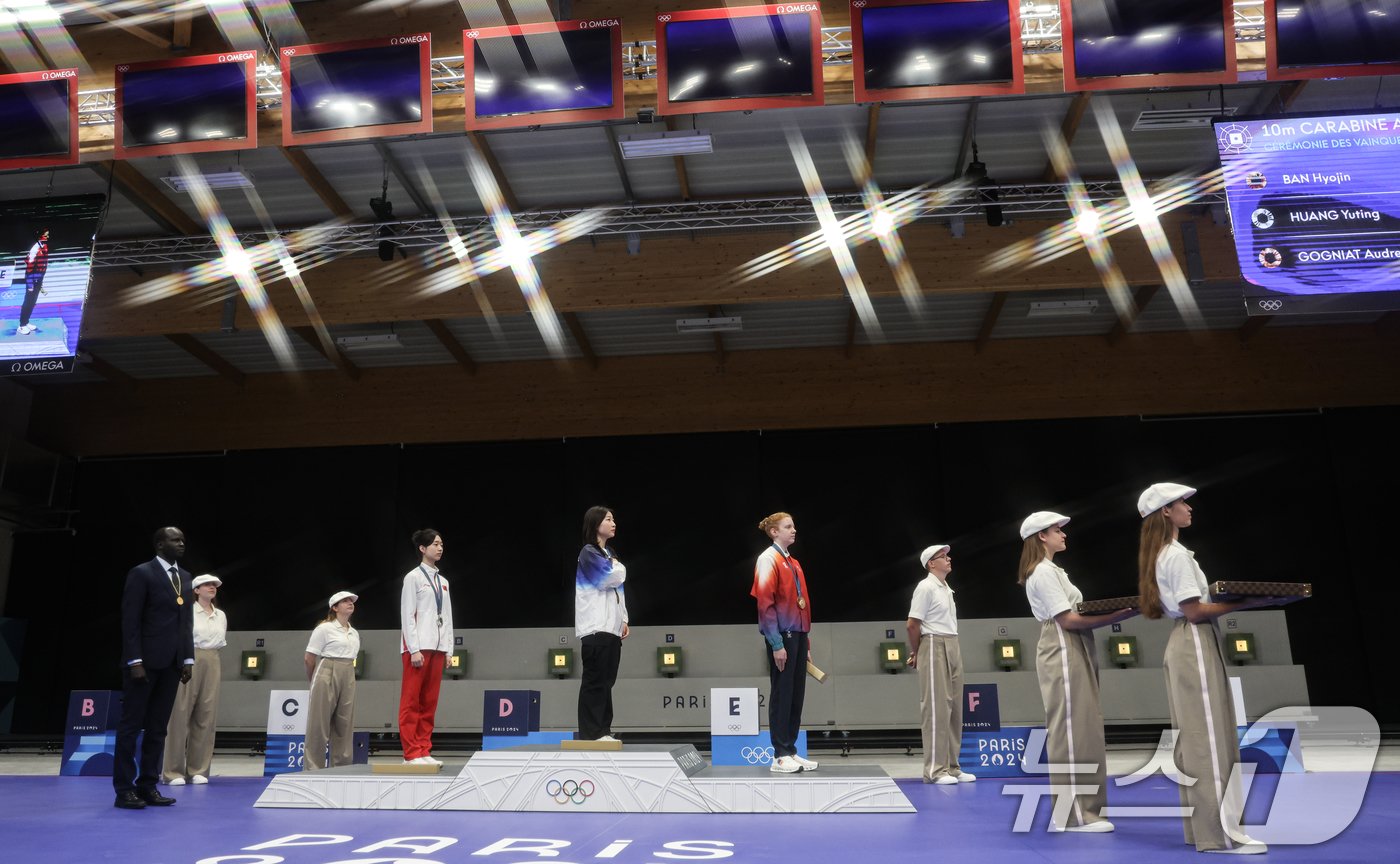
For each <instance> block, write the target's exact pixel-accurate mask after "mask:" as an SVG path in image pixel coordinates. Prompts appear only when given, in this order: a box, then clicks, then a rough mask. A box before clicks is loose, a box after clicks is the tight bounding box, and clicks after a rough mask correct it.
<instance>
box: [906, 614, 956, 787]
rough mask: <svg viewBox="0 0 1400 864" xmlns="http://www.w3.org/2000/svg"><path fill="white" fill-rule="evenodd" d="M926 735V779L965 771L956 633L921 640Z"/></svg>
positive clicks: (928, 636)
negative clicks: (959, 760)
mask: <svg viewBox="0 0 1400 864" xmlns="http://www.w3.org/2000/svg"><path fill="white" fill-rule="evenodd" d="M917 662H918V670H919V681H920V682H921V684H920V690H921V692H922V697H923V698H922V701H921V702H920V703H919V710H920V712H921V717H920V720H921V724H922V727H923V728H922V732H923V736H924V782H925V783H932V782H933V781H934V780H937V779H938V778H939V777H942V776H943V775H944V774H951V775H953V776H954V777H956V776H958V775H959V774H961V773H962V766H961V765H959V764H958V754H959V753H960V752H961V751H962V689H963V666H962V652H961V651H960V650H959V649H958V637H956V636H930V635H929V634H927V633H925V634H924V635H923V638H922V639H921V640H920V642H919V659H918V661H917Z"/></svg>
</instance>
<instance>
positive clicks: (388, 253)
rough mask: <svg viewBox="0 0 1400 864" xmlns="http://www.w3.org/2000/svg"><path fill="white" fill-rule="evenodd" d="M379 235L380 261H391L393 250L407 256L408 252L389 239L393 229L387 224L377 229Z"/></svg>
mask: <svg viewBox="0 0 1400 864" xmlns="http://www.w3.org/2000/svg"><path fill="white" fill-rule="evenodd" d="M370 200H371V201H373V200H374V199H373V198H371V199H370ZM379 236H380V237H381V238H383V239H381V240H380V241H379V260H380V261H393V260H394V253H395V252H398V253H400V254H401V255H403V257H405V258H407V257H408V253H406V252H404V251H403V248H402V247H401V246H399V244H397V243H395V242H394V241H393V240H391V239H389V238H391V237H393V236H394V229H392V228H390V227H389V226H388V225H383V226H381V227H380V229H379Z"/></svg>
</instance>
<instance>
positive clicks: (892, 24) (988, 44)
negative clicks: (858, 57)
mask: <svg viewBox="0 0 1400 864" xmlns="http://www.w3.org/2000/svg"><path fill="white" fill-rule="evenodd" d="M859 11H860V24H859V32H860V37H861V42H862V43H863V44H862V48H863V52H862V53H863V57H862V61H861V64H860V67H859V71H860V74H861V75H863V76H864V79H865V86H866V87H867V88H870V89H876V90H883V89H894V88H900V87H936V86H948V85H952V84H988V83H1000V82H1007V81H1011V80H1012V77H1013V74H1014V63H1013V53H1012V52H1013V48H1012V41H1013V36H1012V29H1011V22H1012V20H1013V19H1012V15H1011V7H1010V5H1009V4H1008V3H1007V2H1006V0H970V2H953V3H947V2H943V3H931V2H926V3H917V4H910V5H905V4H899V5H875V4H869V5H866V6H864V8H861V9H860V10H859ZM1019 24H1020V22H1019V20H1018V21H1017V25H1018V27H1019ZM1018 41H1019V40H1018ZM1016 47H1017V49H1019V45H1017V46H1016Z"/></svg>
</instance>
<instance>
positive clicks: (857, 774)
mask: <svg viewBox="0 0 1400 864" xmlns="http://www.w3.org/2000/svg"><path fill="white" fill-rule="evenodd" d="M254 806H256V807H278V808H283V807H285V808H304V809H321V810H487V811H499V812H533V813H770V814H780V813H913V812H915V810H914V806H913V805H912V804H910V803H909V799H908V798H906V797H905V795H904V793H903V792H902V791H900V789H899V787H898V786H897V785H896V784H895V782H894V780H892V779H891V778H890V777H889V775H887V774H886V773H885V772H884V770H883V769H881V768H878V767H874V766H865V765H851V766H836V765H832V764H831V763H829V762H828V763H827V764H826V765H825V766H823V767H822V768H821V769H819V770H817V771H807V772H802V773H799V774H774V773H772V772H771V771H769V770H768V769H767V767H759V766H754V767H750V766H713V765H709V764H708V763H707V762H706V761H705V759H704V758H703V757H701V755H700V753H699V752H698V751H697V750H696V749H695V747H694V746H692V745H690V744H628V745H625V746H623V748H622V749H621V750H614V751H589V750H562V749H560V748H559V747H557V746H551V745H526V746H522V747H510V748H506V749H502V750H485V751H482V752H480V753H477V754H476V755H474V756H472V757H471V759H470V760H468V761H467V762H465V763H461V762H450V761H449V762H448V763H446V764H445V765H444V766H443V768H442V771H441V772H440V773H438V774H437V775H435V776H429V777H424V776H422V775H389V774H375V773H373V772H372V771H371V769H370V767H369V766H367V765H347V766H344V767H341V768H332V769H328V770H325V771H316V772H309V773H308V772H301V773H295V774H283V775H281V776H278V777H275V778H273V780H272V782H271V783H270V784H269V785H268V787H267V789H265V790H264V791H263V793H262V795H261V796H260V797H259V798H258V800H257V802H256V804H255V805H254Z"/></svg>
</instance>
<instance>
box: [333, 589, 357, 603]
mask: <svg viewBox="0 0 1400 864" xmlns="http://www.w3.org/2000/svg"><path fill="white" fill-rule="evenodd" d="M359 599H360V595H358V594H351V593H350V592H349V591H337V592H335V593H334V594H332V595H331V602H330V605H331V606H334V605H335V604H337V603H339V602H340V601H341V600H350V601H353V602H358V601H359Z"/></svg>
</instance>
